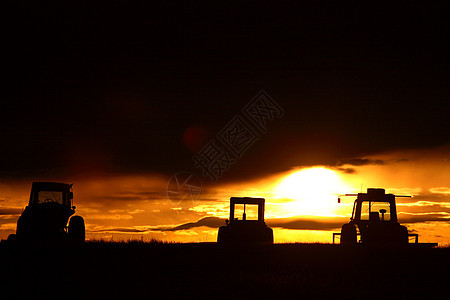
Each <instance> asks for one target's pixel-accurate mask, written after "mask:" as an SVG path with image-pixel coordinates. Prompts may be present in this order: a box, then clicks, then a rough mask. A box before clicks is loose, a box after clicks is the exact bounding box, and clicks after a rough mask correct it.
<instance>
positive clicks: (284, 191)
mask: <svg viewBox="0 0 450 300" xmlns="http://www.w3.org/2000/svg"><path fill="white" fill-rule="evenodd" d="M348 190H350V185H349V184H347V183H345V182H344V181H343V180H342V179H341V178H340V177H339V175H338V174H337V173H336V172H335V171H333V170H331V169H327V168H324V167H315V168H307V169H302V170H299V171H295V172H293V173H292V174H290V175H288V176H287V177H286V178H285V179H283V180H282V181H281V183H280V184H279V185H278V186H277V187H276V188H275V197H277V198H284V199H292V200H293V201H292V202H289V203H287V204H286V211H288V212H291V213H292V214H296V215H320V216H327V215H333V214H334V212H335V208H336V199H337V196H338V195H339V194H341V193H345V192H346V191H348Z"/></svg>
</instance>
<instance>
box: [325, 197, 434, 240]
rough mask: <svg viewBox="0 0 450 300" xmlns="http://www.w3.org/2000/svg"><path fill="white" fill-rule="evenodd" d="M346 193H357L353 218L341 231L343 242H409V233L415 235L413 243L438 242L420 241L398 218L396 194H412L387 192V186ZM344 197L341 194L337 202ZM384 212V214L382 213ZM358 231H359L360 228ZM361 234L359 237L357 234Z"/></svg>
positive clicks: (410, 235) (336, 234)
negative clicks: (363, 191) (358, 238)
mask: <svg viewBox="0 0 450 300" xmlns="http://www.w3.org/2000/svg"><path fill="white" fill-rule="evenodd" d="M343 196H357V198H356V200H355V202H354V204H353V212H352V217H351V218H350V222H349V223H347V224H344V225H343V226H342V228H341V233H340V234H339V233H333V243H334V240H335V236H339V235H340V236H341V242H340V243H341V244H342V245H345V246H354V245H357V244H358V243H361V244H363V245H367V246H407V245H412V244H410V243H409V237H415V243H414V245H417V246H419V245H420V246H430V247H433V246H436V245H437V243H420V244H419V243H418V235H417V234H408V229H407V228H406V227H405V226H402V225H400V223H399V222H398V219H397V207H396V203H395V197H411V196H400V195H393V194H386V193H385V190H384V189H377V188H368V189H367V193H358V194H345V195H343ZM340 202H341V199H340V198H338V203H340ZM380 214H381V216H380ZM357 231H359V233H358V232H357ZM358 235H360V237H361V239H360V241H358V240H357V236H358Z"/></svg>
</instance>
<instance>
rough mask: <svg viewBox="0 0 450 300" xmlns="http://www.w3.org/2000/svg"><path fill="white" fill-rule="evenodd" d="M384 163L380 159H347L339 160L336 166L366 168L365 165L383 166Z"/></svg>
mask: <svg viewBox="0 0 450 300" xmlns="http://www.w3.org/2000/svg"><path fill="white" fill-rule="evenodd" d="M384 164H385V162H384V161H383V160H381V159H369V158H348V159H341V160H339V161H338V162H337V165H338V166H343V165H351V166H366V165H384Z"/></svg>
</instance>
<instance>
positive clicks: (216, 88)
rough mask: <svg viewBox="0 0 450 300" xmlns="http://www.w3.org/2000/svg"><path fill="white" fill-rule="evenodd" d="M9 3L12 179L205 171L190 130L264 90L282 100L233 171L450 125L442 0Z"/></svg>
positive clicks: (354, 153) (4, 135)
mask: <svg viewBox="0 0 450 300" xmlns="http://www.w3.org/2000/svg"><path fill="white" fill-rule="evenodd" d="M428 5H429V6H428ZM7 6H8V7H7V8H5V11H8V14H7V16H5V18H6V19H5V22H6V23H7V24H14V26H12V27H11V29H10V30H8V32H7V34H6V36H5V37H4V39H5V40H6V47H5V49H3V50H4V51H5V53H6V54H5V55H6V56H7V57H8V58H9V59H8V62H7V63H6V65H5V66H4V68H3V69H4V73H5V74H8V76H7V81H6V82H4V86H5V88H4V89H3V93H4V96H3V99H4V100H5V101H6V102H8V107H4V108H3V109H2V110H1V111H0V139H1V141H2V147H0V157H2V160H1V161H0V176H2V177H3V178H40V177H45V176H53V177H54V176H67V177H74V176H80V177H87V176H93V174H105V173H137V172H148V171H153V172H157V173H163V174H173V173H175V172H179V171H184V170H191V171H196V172H198V173H199V174H200V173H201V170H199V169H195V167H194V166H193V161H192V156H193V155H194V154H195V153H194V152H192V151H191V149H190V148H189V147H186V145H185V143H184V140H183V138H184V137H185V136H186V133H189V132H190V131H189V130H188V129H189V128H193V127H196V126H200V127H201V128H202V132H209V133H211V134H212V136H214V135H215V133H218V132H219V131H220V130H221V129H222V128H223V127H224V126H225V125H226V124H227V123H228V122H229V121H231V120H232V119H233V118H234V117H235V116H236V115H238V114H239V113H240V112H241V110H242V108H243V107H244V106H245V105H246V104H247V103H248V102H249V101H250V100H251V99H252V98H253V96H254V95H255V94H256V93H257V92H258V91H259V90H261V89H265V90H266V91H267V92H268V93H269V94H270V95H271V96H272V98H273V99H275V100H276V101H277V103H278V104H279V105H280V106H281V107H282V108H283V109H284V111H285V115H284V116H283V118H282V119H280V120H277V121H276V122H273V123H271V124H269V126H268V127H267V130H265V132H262V131H258V135H259V139H258V141H257V142H255V144H253V145H252V146H251V147H250V148H249V149H248V150H247V151H246V152H245V153H244V154H243V155H242V156H241V157H240V158H239V159H238V160H237V161H236V163H234V164H233V165H232V166H231V168H230V170H229V171H227V172H225V174H224V175H223V176H222V177H221V178H220V180H222V181H231V180H241V179H243V178H248V177H254V176H263V175H267V174H271V173H273V172H277V171H285V170H289V169H291V168H292V167H294V166H310V165H318V164H321V165H333V164H334V163H335V162H336V160H338V161H339V160H340V164H343V163H347V164H350V165H355V166H359V165H362V164H371V163H378V162H376V161H365V160H361V159H359V160H358V159H356V160H345V159H344V160H343V159H342V158H346V157H361V156H362V155H367V154H373V153H378V152H380V151H385V150H390V149H398V148H403V149H404V148H420V147H421V148H423V147H432V146H436V145H440V144H443V143H445V142H448V140H449V138H450V137H449V134H450V133H448V131H445V130H443V128H449V125H450V124H449V122H450V120H449V118H448V109H447V108H448V99H449V98H450V94H449V89H448V75H446V74H448V72H447V70H448V69H450V68H449V57H448V53H449V52H450V50H449V47H448V43H447V40H446V39H445V38H442V37H443V36H445V34H446V31H445V30H446V28H447V26H446V24H447V22H448V18H447V16H445V15H443V14H442V12H443V11H445V10H444V9H441V8H440V7H439V5H438V4H434V3H433V4H424V3H421V4H420V5H419V6H416V5H414V4H408V5H404V4H402V3H400V4H390V5H389V7H384V6H383V5H378V6H376V7H371V8H370V10H367V9H365V8H363V7H361V6H355V5H354V4H353V3H352V4H349V6H347V5H346V4H343V3H330V4H328V3H324V2H322V1H310V2H305V3H303V2H295V1H294V2H292V3H290V4H287V5H283V6H276V5H275V6H272V5H270V6H265V5H263V4H261V5H260V4H258V5H255V4H253V3H252V4H241V3H239V4H234V3H232V2H210V3H208V4H205V3H198V4H191V5H176V4H168V3H167V4H166V3H165V2H164V3H163V2H161V3H159V2H158V4H155V3H153V2H152V3H150V2H148V3H147V2H141V3H140V4H138V5H127V4H121V5H112V4H111V5H109V4H108V5H104V4H103V3H89V5H83V4H79V5H77V6H76V7H75V6H72V5H71V4H65V3H62V2H61V3H60V4H58V7H53V6H51V8H47V7H39V6H28V5H22V4H20V3H18V2H15V1H10V2H8V4H7ZM427 6H428V7H427ZM425 12H426V13H425ZM424 24H425V25H426V26H425V25H424ZM417 40H420V41H421V43H420V45H419V46H418V45H417V42H416V41H417ZM190 133H192V134H194V135H195V134H196V133H195V131H194V132H190ZM192 138H193V140H195V141H196V143H197V142H198V143H199V144H201V142H203V141H204V142H205V143H206V142H208V138H206V140H205V137H204V136H203V134H199V136H194V137H192ZM347 172H351V170H350V169H349V170H347Z"/></svg>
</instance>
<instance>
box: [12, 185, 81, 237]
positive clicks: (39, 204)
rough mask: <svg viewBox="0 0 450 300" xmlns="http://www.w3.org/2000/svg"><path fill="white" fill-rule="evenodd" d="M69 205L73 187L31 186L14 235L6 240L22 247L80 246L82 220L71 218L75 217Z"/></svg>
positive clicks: (71, 200)
mask: <svg viewBox="0 0 450 300" xmlns="http://www.w3.org/2000/svg"><path fill="white" fill-rule="evenodd" d="M72 202H73V192H72V184H66V183H57V182H33V184H32V186H31V194H30V201H29V203H28V206H27V207H25V210H24V211H23V212H22V215H21V216H20V217H19V219H18V220H17V230H16V234H15V235H10V236H9V237H8V240H16V241H17V242H23V243H26V242H35V243H58V242H63V241H70V242H73V243H77V244H80V243H83V242H84V240H85V226H84V219H83V218H82V217H80V216H73V217H71V218H70V216H72V215H73V214H74V213H75V206H73V205H72V204H73V203H72ZM69 218H70V222H69V226H67V222H68V221H69Z"/></svg>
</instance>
